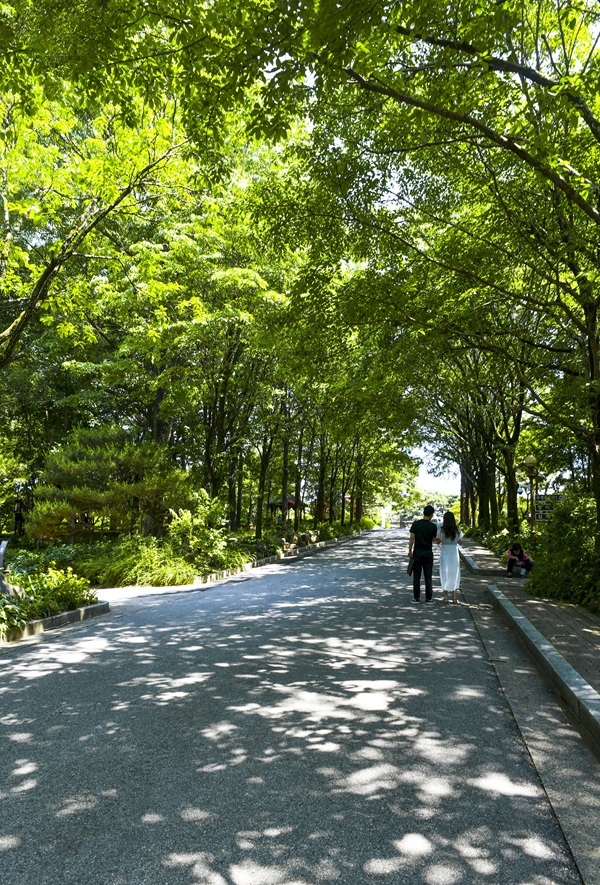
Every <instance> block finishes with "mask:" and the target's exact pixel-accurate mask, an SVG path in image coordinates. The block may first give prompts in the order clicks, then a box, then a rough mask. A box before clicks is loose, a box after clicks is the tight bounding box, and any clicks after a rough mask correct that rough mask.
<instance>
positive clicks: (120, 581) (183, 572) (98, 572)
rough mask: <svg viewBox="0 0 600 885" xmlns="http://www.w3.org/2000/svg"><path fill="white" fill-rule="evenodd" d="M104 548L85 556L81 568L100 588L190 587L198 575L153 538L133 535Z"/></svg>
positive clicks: (179, 557) (184, 561)
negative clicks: (141, 586) (179, 585)
mask: <svg viewBox="0 0 600 885" xmlns="http://www.w3.org/2000/svg"><path fill="white" fill-rule="evenodd" d="M103 547H104V548H105V549H101V550H98V551H97V553H96V555H94V554H88V555H87V557H86V558H85V559H84V560H83V561H82V563H81V567H80V568H81V570H82V571H85V572H86V574H88V575H92V574H93V575H94V578H95V581H96V582H97V584H98V586H99V587H128V586H131V585H143V586H158V587H166V586H171V585H174V584H190V583H192V581H193V580H194V578H195V577H196V575H197V574H198V571H197V569H196V568H195V566H194V564H193V563H192V562H189V561H188V560H187V559H185V558H184V557H182V556H180V555H178V554H177V553H175V551H174V550H173V549H172V547H171V546H170V545H169V544H165V543H164V542H162V541H159V540H157V539H156V538H152V537H146V538H142V537H140V536H139V535H134V536H133V537H132V538H124V539H122V540H120V541H119V542H113V543H112V544H110V545H108V549H107V548H106V546H105V545H103Z"/></svg>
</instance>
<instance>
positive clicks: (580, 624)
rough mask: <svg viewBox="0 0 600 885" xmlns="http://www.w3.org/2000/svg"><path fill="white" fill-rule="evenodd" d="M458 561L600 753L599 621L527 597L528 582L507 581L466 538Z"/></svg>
mask: <svg viewBox="0 0 600 885" xmlns="http://www.w3.org/2000/svg"><path fill="white" fill-rule="evenodd" d="M461 546H462V550H461V552H462V558H463V561H464V563H465V564H466V566H467V568H468V569H469V571H470V572H471V573H473V574H474V575H478V576H480V577H482V578H484V579H485V580H486V584H487V591H488V593H489V595H490V598H491V600H492V602H493V604H494V605H495V606H496V607H497V608H498V609H500V610H501V611H502V613H503V615H504V616H505V617H506V619H507V620H508V621H509V623H510V625H511V627H513V629H514V630H515V631H516V632H517V633H518V635H519V637H520V639H521V640H522V641H523V643H524V644H525V645H526V647H527V649H528V651H529V652H530V654H531V655H532V657H533V658H534V659H535V660H536V663H537V664H538V666H539V667H540V669H542V671H543V672H544V675H545V676H546V677H547V678H548V679H549V680H550V682H551V683H552V684H553V686H554V687H555V689H556V690H557V691H558V693H559V694H560V695H561V697H562V698H563V700H564V701H565V702H566V703H567V705H568V706H569V708H570V710H571V712H572V713H573V714H574V715H575V717H576V718H577V719H578V720H579V723H580V725H581V726H582V728H583V729H584V730H585V731H586V732H587V736H588V737H590V738H591V739H592V741H593V743H594V744H595V746H596V748H597V749H599V750H600V617H598V616H597V615H594V614H592V613H591V612H589V611H587V609H585V608H583V607H582V606H579V605H571V604H569V603H565V602H559V601H557V600H555V599H541V598H539V597H536V596H531V595H530V594H529V593H528V592H527V579H526V578H521V577H519V576H518V575H516V576H515V577H513V578H507V577H506V566H505V564H504V563H503V562H501V561H500V560H499V559H497V558H496V557H495V556H494V555H493V554H492V553H490V551H489V550H486V549H485V548H484V547H481V546H480V545H478V544H476V543H475V542H474V541H472V540H471V539H470V538H465V539H464V541H463V543H462V545H461Z"/></svg>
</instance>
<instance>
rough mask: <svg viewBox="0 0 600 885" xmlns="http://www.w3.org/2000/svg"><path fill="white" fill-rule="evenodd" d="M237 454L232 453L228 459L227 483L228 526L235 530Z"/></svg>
mask: <svg viewBox="0 0 600 885" xmlns="http://www.w3.org/2000/svg"><path fill="white" fill-rule="evenodd" d="M238 463H239V461H238V456H237V454H234V455H232V456H231V458H230V459H229V484H228V496H227V497H228V501H229V514H228V521H229V528H230V529H231V530H232V531H234V532H235V530H236V529H237V528H238V521H237V482H238V477H237V472H238Z"/></svg>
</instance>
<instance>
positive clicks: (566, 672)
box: [487, 584, 600, 751]
mask: <svg viewBox="0 0 600 885" xmlns="http://www.w3.org/2000/svg"><path fill="white" fill-rule="evenodd" d="M487 589H488V593H489V594H490V596H491V598H492V602H493V604H494V606H495V607H496V608H497V609H499V610H500V611H501V612H502V614H503V615H504V617H505V618H506V620H507V621H508V622H509V624H510V625H511V627H513V628H514V629H515V631H516V633H517V635H518V636H519V638H520V639H521V641H522V642H523V644H524V645H525V647H526V648H527V650H528V651H529V653H530V654H531V656H532V657H533V659H534V660H535V662H536V663H537V665H538V666H539V667H540V669H541V670H542V672H543V673H544V674H545V676H546V677H547V678H548V679H549V681H550V683H551V684H552V686H553V687H554V688H555V690H556V691H557V692H558V694H559V695H560V697H561V698H562V699H563V700H564V701H565V703H566V705H567V707H568V708H569V710H570V711H571V713H572V714H573V715H574V717H575V719H576V720H577V722H578V723H579V725H580V727H581V729H582V731H584V732H585V734H586V736H587V737H588V739H589V740H590V741H591V742H592V743H593V744H594V746H595V747H596V749H597V750H599V751H600V694H598V693H597V692H596V691H595V690H594V689H593V688H592V686H591V685H590V684H589V683H588V682H586V681H585V679H584V678H583V677H582V676H580V675H579V673H578V672H577V671H576V670H574V669H573V667H572V666H571V665H570V664H569V663H567V661H566V660H565V659H564V658H563V656H562V655H561V654H560V652H558V651H557V650H556V649H555V648H554V646H553V645H552V644H551V643H550V642H548V640H547V639H546V638H545V637H544V636H542V634H541V633H540V632H539V630H537V629H536V628H535V627H534V626H533V624H532V623H531V622H530V621H528V620H527V618H526V617H525V615H524V614H522V612H521V611H519V609H518V608H517V607H516V605H514V604H513V603H512V602H511V601H510V600H509V599H508V597H506V596H505V595H504V593H502V591H501V590H499V589H498V588H497V587H496V586H495V585H493V584H488V588H487Z"/></svg>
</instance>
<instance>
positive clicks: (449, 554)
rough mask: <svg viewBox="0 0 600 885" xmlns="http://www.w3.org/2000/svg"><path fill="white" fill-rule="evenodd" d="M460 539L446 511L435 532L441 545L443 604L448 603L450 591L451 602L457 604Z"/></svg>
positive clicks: (460, 534) (452, 519)
mask: <svg viewBox="0 0 600 885" xmlns="http://www.w3.org/2000/svg"><path fill="white" fill-rule="evenodd" d="M462 539H463V533H462V532H461V530H460V529H459V527H458V526H457V524H456V519H455V516H454V514H453V513H451V512H450V511H449V510H448V511H447V512H446V513H444V518H443V520H442V524H441V526H439V528H438V531H437V541H438V543H439V544H441V550H440V584H441V585H442V590H443V593H444V598H443V602H448V601H449V600H448V593H449V592H450V591H452V602H458V599H457V594H458V591H459V589H460V558H459V556H458V545H459V544H460V542H461V541H462Z"/></svg>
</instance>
